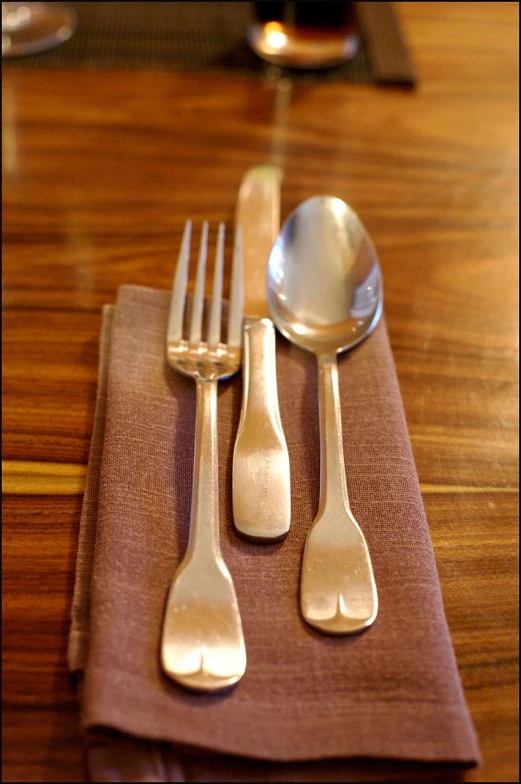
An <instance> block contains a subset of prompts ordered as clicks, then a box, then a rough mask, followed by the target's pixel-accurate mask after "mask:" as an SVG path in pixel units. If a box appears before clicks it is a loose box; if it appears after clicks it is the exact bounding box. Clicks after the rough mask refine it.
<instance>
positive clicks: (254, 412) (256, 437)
mask: <svg viewBox="0 0 521 784" xmlns="http://www.w3.org/2000/svg"><path fill="white" fill-rule="evenodd" d="M280 181H281V170H280V169H279V168H278V167H277V166H268V165H266V166H255V167H253V168H252V169H249V170H248V171H247V172H246V174H245V176H244V179H243V181H242V183H241V187H240V189H239V195H238V199H237V206H236V213H235V221H236V226H237V227H239V229H240V232H241V235H242V249H243V263H244V314H245V318H244V325H243V330H244V334H243V338H244V340H243V343H244V352H243V395H242V409H241V417H240V421H239V428H238V431H237V439H236V442H235V449H234V453H233V478H232V488H233V490H232V496H233V517H234V523H235V528H236V530H237V533H238V534H240V535H241V536H243V537H244V538H246V539H250V540H252V541H256V542H264V543H268V542H277V541H280V540H281V539H283V538H284V537H285V536H286V535H287V533H288V531H289V525H290V517H291V500H290V470H289V455H288V448H287V445H286V439H285V437H284V432H283V430H282V424H281V420H280V412H279V403H278V395H277V378H276V366H275V328H274V326H273V322H272V321H271V319H270V318H269V311H268V305H267V303H266V267H267V263H268V257H269V255H270V252H271V248H272V246H273V243H274V242H275V240H276V238H277V234H278V231H279V227H280Z"/></svg>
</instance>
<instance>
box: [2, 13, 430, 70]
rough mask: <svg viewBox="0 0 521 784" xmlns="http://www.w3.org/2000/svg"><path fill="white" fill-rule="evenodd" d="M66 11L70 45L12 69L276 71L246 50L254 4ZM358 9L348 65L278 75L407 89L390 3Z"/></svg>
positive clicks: (404, 50)
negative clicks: (357, 32) (357, 33)
mask: <svg viewBox="0 0 521 784" xmlns="http://www.w3.org/2000/svg"><path fill="white" fill-rule="evenodd" d="M68 5H69V6H71V7H73V8H74V9H75V11H76V13H77V15H78V29H77V31H76V33H75V34H74V35H73V36H72V38H71V39H70V40H69V41H67V42H66V43H64V44H62V45H60V46H58V47H56V48H55V49H52V50H50V51H47V52H42V53H40V54H35V55H30V56H26V57H19V58H15V59H9V60H8V61H7V62H8V64H9V67H11V66H14V67H17V66H23V67H40V68H81V69H90V70H104V69H113V68H125V69H127V68H130V69H139V70H155V69H176V70H188V71H199V72H201V71H216V72H221V73H223V72H224V73H232V74H236V75H243V76H244V75H247V76H260V77H263V76H265V75H267V74H270V75H272V74H273V69H274V66H270V65H269V64H267V63H264V62H263V61H262V60H261V59H260V58H259V57H257V56H256V55H255V54H254V53H253V52H252V51H251V50H250V48H249V47H248V45H247V43H246V29H247V27H248V24H249V23H250V22H251V20H252V16H253V8H252V6H253V3H247V2H217V3H205V2H164V3H158V2H135V3H127V2H125V3H119V2H102V3H85V2H83V3H74V2H72V3H68ZM357 5H358V11H359V20H360V28H361V45H360V47H359V51H358V53H357V55H356V57H354V58H353V60H351V61H350V62H348V63H345V64H343V65H341V66H339V67H336V68H328V69H321V70H318V71H296V70H294V69H286V68H282V69H277V70H278V71H280V73H281V74H283V75H285V76H289V77H290V78H292V79H293V80H294V81H346V82H354V83H359V84H360V83H364V82H366V83H367V82H374V81H380V82H385V81H390V82H393V83H403V84H412V83H413V82H414V75H413V72H412V68H411V67H409V63H410V61H409V58H408V54H407V47H406V45H405V42H404V40H403V35H402V33H401V31H400V29H399V25H398V22H397V20H396V15H395V13H394V10H393V9H392V3H381V2H379V3H358V4H357ZM404 53H405V55H404ZM389 55H390V56H389ZM397 55H398V57H397ZM382 56H383V68H382V62H380V61H381V60H382ZM400 63H401V65H400ZM404 63H405V68H404V67H403V65H404ZM5 64H6V60H4V66H5ZM397 64H398V67H397ZM389 68H390V70H389ZM386 69H387V71H386ZM386 74H387V75H386ZM389 75H390V77H391V78H388V77H389Z"/></svg>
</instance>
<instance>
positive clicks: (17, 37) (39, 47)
mask: <svg viewBox="0 0 521 784" xmlns="http://www.w3.org/2000/svg"><path fill="white" fill-rule="evenodd" d="M76 25H77V18H76V14H75V13H74V11H73V10H72V9H71V8H68V7H67V6H63V5H60V4H58V3H23V2H22V3H2V57H18V56H19V55H24V54H34V53H35V52H43V51H45V50H46V49H52V47H54V46H58V45H59V44H62V43H63V42H64V41H67V39H68V38H70V37H71V35H72V34H73V33H74V31H75V30H76Z"/></svg>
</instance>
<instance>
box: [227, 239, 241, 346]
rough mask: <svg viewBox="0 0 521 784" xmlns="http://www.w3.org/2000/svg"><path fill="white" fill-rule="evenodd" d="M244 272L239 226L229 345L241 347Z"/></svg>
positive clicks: (233, 266) (232, 277) (231, 283)
mask: <svg viewBox="0 0 521 784" xmlns="http://www.w3.org/2000/svg"><path fill="white" fill-rule="evenodd" d="M242 274H243V273H242V229H241V227H240V226H237V228H236V230H235V242H234V246H233V262H232V276H231V282H230V307H229V310H228V345H229V346H232V347H233V348H239V347H240V345H241V343H242V339H241V334H242V311H243V306H244V302H243V300H244V294H243V285H242Z"/></svg>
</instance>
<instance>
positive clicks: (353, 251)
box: [267, 196, 383, 353]
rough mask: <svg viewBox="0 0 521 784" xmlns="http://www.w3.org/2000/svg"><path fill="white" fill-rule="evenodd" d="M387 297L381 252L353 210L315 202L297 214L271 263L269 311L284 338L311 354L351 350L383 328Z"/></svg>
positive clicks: (327, 199)
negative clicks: (382, 320) (378, 325)
mask: <svg viewBox="0 0 521 784" xmlns="http://www.w3.org/2000/svg"><path fill="white" fill-rule="evenodd" d="M382 295H383V292H382V284H381V274H380V266H379V264H378V257H377V255H376V251H375V249H374V246H373V243H372V242H371V239H370V238H369V235H368V234H367V232H366V230H365V229H364V227H363V225H362V224H361V222H360V220H359V218H358V216H357V215H356V213H355V212H353V210H352V209H351V208H350V207H349V205H347V204H346V203H345V202H344V201H342V200H341V199H338V198H335V197H334V196H314V197H313V198H311V199H308V200H307V201H305V202H303V203H302V204H301V205H300V206H299V207H298V208H297V209H296V210H294V212H293V213H292V214H291V215H290V216H289V218H288V219H287V221H286V222H285V224H284V226H283V227H282V230H281V232H280V234H279V236H278V238H277V241H276V242H275V244H274V246H273V249H272V252H271V255H270V259H269V263H268V284H267V299H268V305H269V308H270V311H271V314H272V317H273V320H274V321H275V323H276V325H277V327H278V329H279V330H280V331H281V332H282V334H283V335H285V337H287V338H288V339H289V340H291V341H292V342H293V343H296V344H297V345H298V346H300V347H301V348H304V349H307V350H308V351H312V352H313V353H317V351H321V352H324V351H328V352H335V353H336V352H337V351H344V350H346V349H350V348H353V346H355V345H356V344H357V343H360V341H361V340H363V339H364V338H365V337H366V336H367V335H368V334H369V333H370V332H371V330H372V329H374V327H375V326H376V324H377V323H378V320H379V318H380V314H381V312H382V301H383V296H382Z"/></svg>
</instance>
